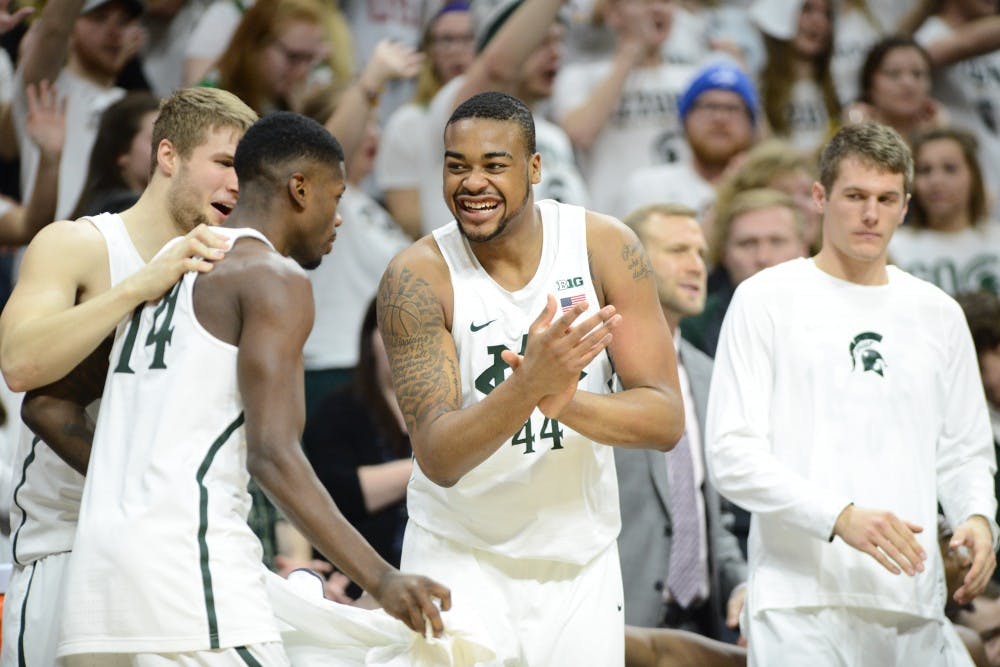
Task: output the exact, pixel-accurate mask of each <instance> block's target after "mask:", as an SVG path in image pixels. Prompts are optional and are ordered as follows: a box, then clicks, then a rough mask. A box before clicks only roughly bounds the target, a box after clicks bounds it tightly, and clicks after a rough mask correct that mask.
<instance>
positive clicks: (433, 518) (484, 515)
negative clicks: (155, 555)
mask: <svg viewBox="0 0 1000 667" xmlns="http://www.w3.org/2000/svg"><path fill="white" fill-rule="evenodd" d="M536 205H537V206H538V209H539V210H540V211H541V219H542V229H543V241H542V257H541V260H540V262H539V266H538V270H537V272H536V273H535V275H534V277H533V278H532V279H531V281H530V282H528V284H527V285H525V286H524V287H523V288H522V289H520V290H517V291H516V292H510V291H508V290H506V289H504V288H503V287H501V286H499V285H498V284H497V283H496V282H494V281H493V279H492V278H491V277H490V276H489V274H488V273H486V271H485V270H484V269H483V267H482V265H480V264H479V261H478V260H477V259H476V257H475V255H474V254H473V253H472V250H471V249H470V247H469V244H468V242H467V241H466V240H465V238H464V237H463V236H462V234H461V232H460V231H459V229H458V226H457V224H456V223H455V222H454V221H452V222H451V223H450V224H448V225H446V226H444V227H442V228H440V229H438V230H435V232H434V239H435V240H436V241H437V244H438V247H439V248H440V249H441V252H442V254H443V255H444V258H445V261H446V262H447V264H448V270H449V271H450V273H451V283H452V289H453V291H454V304H455V305H454V314H453V316H452V327H451V331H452V337H453V338H454V339H455V346H456V348H457V351H458V362H459V369H460V372H461V378H462V392H463V393H462V407H463V408H466V407H469V406H470V405H474V404H476V403H478V402H479V401H481V400H483V398H485V397H486V395H487V394H489V393H490V392H491V391H492V390H493V389H494V388H495V387H496V386H497V384H499V383H500V382H503V380H504V379H505V378H506V377H508V376H509V375H510V373H511V370H510V368H509V367H508V366H507V364H506V363H504V362H503V360H502V359H501V358H500V354H501V352H502V351H503V350H504V349H510V350H514V351H515V352H520V353H523V352H524V345H525V341H526V338H527V332H528V327H529V326H530V325H531V323H532V322H533V321H534V320H535V319H536V318H537V317H538V315H539V313H541V312H542V310H543V309H544V307H545V303H546V297H547V295H549V294H554V295H555V296H556V300H557V301H558V302H559V305H560V306H561V307H562V308H563V309H566V308H569V307H571V306H572V305H573V304H575V303H578V302H579V301H583V300H585V301H586V302H587V303H588V304H589V308H588V310H587V313H586V316H589V315H592V314H594V313H595V312H596V311H597V310H599V309H600V304H599V303H598V300H597V295H596V293H595V292H594V286H593V282H592V280H591V276H590V267H589V265H588V262H587V233H586V224H585V217H584V214H585V211H584V209H583V208H581V207H579V206H571V205H567V204H559V203H557V202H554V201H552V200H542V201H539V202H537V203H536ZM556 315H557V316H558V315H561V313H560V312H557V313H556ZM611 382H612V371H611V363H610V360H609V358H608V356H607V354H605V353H602V354H600V355H598V357H597V358H596V359H594V360H593V361H592V362H591V363H590V365H589V366H587V368H586V369H585V374H583V375H582V376H581V379H580V382H579V385H578V386H579V389H580V390H583V391H588V392H593V393H599V394H606V393H610V391H611V389H610V386H611ZM407 507H408V511H409V515H410V519H411V520H413V521H414V522H416V523H417V524H419V525H420V526H422V527H424V528H426V529H427V530H429V531H431V532H433V533H436V534H438V535H440V536H442V537H445V538H448V539H451V540H454V541H456V542H459V543H461V544H464V545H467V546H469V547H473V548H476V549H483V550H486V551H490V552H494V553H498V554H501V555H504V556H509V557H515V558H517V557H520V558H543V559H549V560H557V561H568V562H571V563H577V564H582V563H586V562H588V561H590V560H591V559H592V558H593V557H594V556H596V555H597V554H598V553H600V552H601V551H603V550H604V549H606V548H607V546H608V545H609V544H611V543H612V542H614V540H615V538H616V537H617V536H618V530H619V528H620V525H621V520H620V517H619V511H618V483H617V479H616V477H615V464H614V456H613V452H612V449H611V447H608V446H605V445H600V444H596V443H594V442H592V441H590V440H588V439H587V438H585V437H583V436H582V435H580V434H578V433H576V432H575V431H573V430H572V429H571V428H569V427H568V426H566V425H564V424H560V423H559V422H558V421H555V420H551V419H548V418H547V417H545V416H544V415H543V414H542V413H541V412H540V411H539V410H537V409H536V410H535V411H534V412H533V413H532V414H531V418H530V419H529V420H528V421H527V422H525V424H524V426H523V427H522V428H521V429H520V430H519V431H518V432H517V433H515V434H514V436H513V437H512V438H511V439H510V440H508V441H507V442H506V443H504V444H503V445H501V446H500V448H499V449H498V450H497V451H496V452H495V453H494V454H493V455H492V456H490V457H489V458H488V459H487V460H486V461H484V462H483V463H481V464H479V465H478V466H476V467H475V468H474V469H473V470H471V471H469V472H468V473H467V474H466V475H465V476H464V477H462V479H461V480H459V482H458V483H457V484H455V485H454V486H452V487H451V488H443V487H441V486H438V485H436V484H434V483H433V482H431V481H430V480H429V479H428V478H427V477H426V476H425V475H424V473H423V472H422V471H421V470H420V466H419V465H415V466H414V468H413V477H412V478H411V480H410V485H409V490H408V495H407Z"/></svg>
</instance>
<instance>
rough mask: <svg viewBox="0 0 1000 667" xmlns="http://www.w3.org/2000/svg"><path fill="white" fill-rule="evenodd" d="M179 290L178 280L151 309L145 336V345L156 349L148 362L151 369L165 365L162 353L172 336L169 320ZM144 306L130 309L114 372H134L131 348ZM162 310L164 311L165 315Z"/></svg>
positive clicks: (171, 318)
mask: <svg viewBox="0 0 1000 667" xmlns="http://www.w3.org/2000/svg"><path fill="white" fill-rule="evenodd" d="M180 291H181V283H180V282H178V283H177V284H176V285H174V287H173V289H172V290H170V292H169V293H168V294H167V295H166V296H165V297H163V299H161V300H160V304H159V305H158V306H157V307H156V310H155V311H153V326H152V328H151V329H150V331H149V335H147V336H146V346H147V347H148V346H150V345H155V346H156V350H155V351H154V353H153V361H152V363H150V364H149V367H150V368H151V369H153V368H166V367H167V365H166V363H165V361H164V355H165V354H166V348H167V345H169V344H170V341H171V339H172V338H173V334H174V328H173V327H172V326H171V322H172V321H173V319H174V308H175V307H176V306H177V295H178V294H180ZM144 307H145V304H141V305H139V306H137V307H136V309H135V310H134V311H132V320H131V321H130V322H129V325H128V331H127V332H126V333H125V342H124V343H123V344H122V353H121V356H120V357H119V358H118V365H117V366H115V373H135V371H133V370H132V367H131V365H130V361H131V358H132V350H133V349H134V348H135V340H136V338H137V337H138V335H139V323H140V321H141V320H142V309H143V308H144ZM164 312H166V314H165V315H164ZM161 315H163V321H162V322H160V316H161ZM157 323H159V327H157Z"/></svg>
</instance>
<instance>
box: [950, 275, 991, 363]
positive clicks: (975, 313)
mask: <svg viewBox="0 0 1000 667" xmlns="http://www.w3.org/2000/svg"><path fill="white" fill-rule="evenodd" d="M955 300H956V301H958V304H959V305H960V306H962V311H963V312H964V313H965V319H966V321H968V323H969V331H971V332H972V342H973V344H974V345H975V346H976V354H983V353H984V352H990V351H992V350H995V349H997V347H1000V297H998V296H997V295H996V294H993V293H992V292H987V291H985V290H982V291H979V292H963V293H962V294H958V295H956V296H955Z"/></svg>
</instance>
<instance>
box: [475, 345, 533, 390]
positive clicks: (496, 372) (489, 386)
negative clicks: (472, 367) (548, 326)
mask: <svg viewBox="0 0 1000 667" xmlns="http://www.w3.org/2000/svg"><path fill="white" fill-rule="evenodd" d="M527 345H528V334H524V335H523V336H522V337H521V350H520V351H519V352H518V354H521V355H523V354H524V348H525V347H527ZM507 349H510V348H508V347H507V346H506V345H489V346H487V348H486V354H488V355H490V356H491V357H492V358H493V363H491V364H490V365H489V367H488V368H487V369H486V370H484V371H483V372H482V373H480V374H479V377H477V378H476V383H475V384H476V389H477V390H478V391H479V393H481V394H484V395H487V396H488V395H489V393H490V392H491V391H493V390H494V389H496V388H497V387H498V386H499V385H500V383H501V382H503V381H504V379H505V377H506V373H507V369H508V368H510V366H509V365H508V364H507V362H506V361H504V360H503V359H502V358H501V357H500V355H501V353H503V351H504V350H507Z"/></svg>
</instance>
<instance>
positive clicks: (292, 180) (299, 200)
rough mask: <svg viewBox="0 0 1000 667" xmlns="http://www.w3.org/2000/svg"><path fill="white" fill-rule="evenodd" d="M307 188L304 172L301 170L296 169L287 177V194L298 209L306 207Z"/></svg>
mask: <svg viewBox="0 0 1000 667" xmlns="http://www.w3.org/2000/svg"><path fill="white" fill-rule="evenodd" d="M308 189H309V188H308V186H307V184H306V177H305V174H303V173H302V172H300V171H297V172H295V173H294V174H292V175H291V176H289V177H288V196H289V197H290V198H291V200H292V201H293V202H295V205H296V206H297V207H298V208H300V209H304V208H305V207H306V195H307V191H308Z"/></svg>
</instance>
